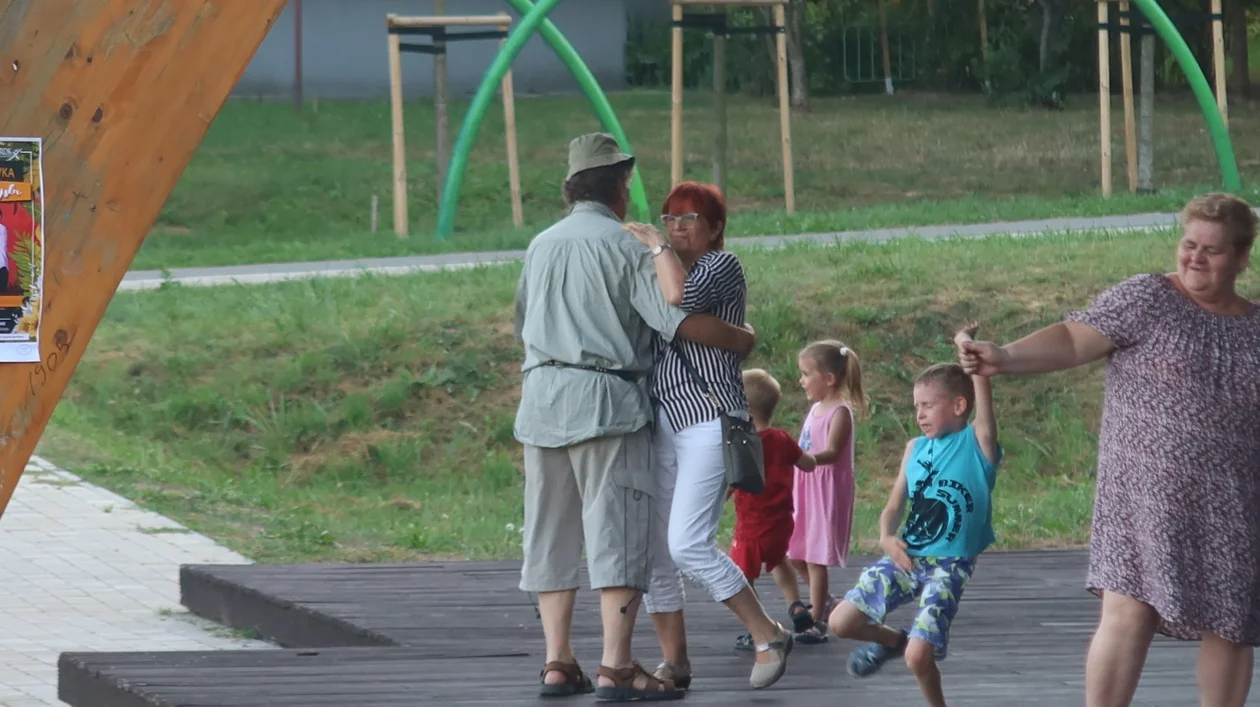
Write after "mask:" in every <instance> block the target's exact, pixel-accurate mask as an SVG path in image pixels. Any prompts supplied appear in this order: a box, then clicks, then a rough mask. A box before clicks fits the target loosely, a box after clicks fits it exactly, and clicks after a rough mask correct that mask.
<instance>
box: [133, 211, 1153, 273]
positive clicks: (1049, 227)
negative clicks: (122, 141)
mask: <svg viewBox="0 0 1260 707" xmlns="http://www.w3.org/2000/svg"><path fill="white" fill-rule="evenodd" d="M1176 223H1177V215H1176V214H1174V213H1149V214H1132V215H1128V216H1104V217H1098V218H1054V219H1041V220H1035V221H998V222H994V223H982V224H958V225H945V226H919V227H912V228H881V229H876V230H870V231H837V232H830V233H805V234H801V235H793V236H747V237H742V238H732V239H730V240H729V241H728V243H730V245H731V247H732V248H736V249H738V248H741V247H744V248H747V247H763V248H766V247H768V248H773V247H778V246H782V245H785V244H788V243H799V242H814V243H826V244H830V243H835V242H846V241H867V242H876V243H879V242H884V241H889V240H894V239H896V238H904V237H906V236H917V237H919V238H925V239H928V240H936V239H941V238H959V237H961V238H983V237H985V236H991V235H995V234H1016V235H1039V234H1044V233H1063V232H1073V231H1104V230H1106V231H1131V230H1149V229H1153V228H1165V227H1168V226H1172V225H1175V224H1176ZM524 255H525V251H523V250H507V251H500V252H497V253H448V254H445V255H417V256H407V257H399V258H368V259H362V260H327V261H322V262H313V263H272V264H264V265H237V266H230V267H214V268H176V269H174V270H171V272H170V278H169V279H170V280H171V281H173V282H179V283H181V284H184V285H226V284H231V283H234V282H236V283H241V284H257V283H264V282H276V281H280V280H297V279H304V278H311V277H354V276H356V275H362V274H364V273H372V274H376V275H405V274H408V273H414V272H424V271H434V270H459V269H464V268H470V267H476V266H478V265H494V264H501V263H508V262H515V261H517V260H520V259H521V258H522V257H523V256H524ZM166 280H167V278H166V277H165V276H164V275H163V274H162V272H161V271H160V270H135V271H132V272H129V273H127V275H126V276H124V277H123V280H122V283H121V284H120V285H119V286H118V289H119V290H145V289H152V288H156V287H158V286H160V285H161V284H162V283H163V282H165V281H166Z"/></svg>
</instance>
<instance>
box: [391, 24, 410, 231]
mask: <svg viewBox="0 0 1260 707" xmlns="http://www.w3.org/2000/svg"><path fill="white" fill-rule="evenodd" d="M401 44H402V41H401V40H400V39H399V37H398V35H396V34H393V33H390V35H389V103H390V117H391V120H392V123H393V135H394V233H395V234H397V235H398V237H399V238H406V237H407V158H406V155H407V148H406V144H405V137H404V133H405V131H404V130H403V90H402V50H401V49H400V47H399V45H401Z"/></svg>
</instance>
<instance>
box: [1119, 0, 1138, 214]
mask: <svg viewBox="0 0 1260 707" xmlns="http://www.w3.org/2000/svg"><path fill="white" fill-rule="evenodd" d="M1119 9H1120V81H1121V85H1122V86H1123V93H1124V157H1125V166H1126V167H1127V168H1128V169H1127V171H1128V177H1129V192H1130V193H1137V183H1138V168H1137V162H1138V160H1137V158H1138V156H1137V121H1136V119H1135V117H1134V106H1133V43H1132V37H1133V28H1134V27H1136V26H1137V25H1136V24H1135V23H1133V22H1131V21H1130V19H1129V15H1130V13H1131V12H1132V8H1131V7H1130V5H1129V0H1120V8H1119Z"/></svg>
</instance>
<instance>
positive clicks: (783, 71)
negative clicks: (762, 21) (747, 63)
mask: <svg viewBox="0 0 1260 707" xmlns="http://www.w3.org/2000/svg"><path fill="white" fill-rule="evenodd" d="M774 26H775V27H777V28H778V30H779V31H778V33H777V34H776V35H775V44H776V47H775V48H776V50H777V51H775V54H774V56H775V64H777V68H778V74H779V132H780V134H781V135H782V137H783V198H784V201H785V203H786V206H787V212H788V213H789V214H794V213H796V188H795V186H794V184H793V182H794V181H795V180H794V175H793V174H792V106H791V97H790V93H791V91H790V87H789V86H788V71H787V34H786V32H787V12H786V11H785V10H784V8H783V6H782V5H775V7H774Z"/></svg>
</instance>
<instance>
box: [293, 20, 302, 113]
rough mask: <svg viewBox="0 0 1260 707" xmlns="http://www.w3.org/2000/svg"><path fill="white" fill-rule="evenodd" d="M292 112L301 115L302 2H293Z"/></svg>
mask: <svg viewBox="0 0 1260 707" xmlns="http://www.w3.org/2000/svg"><path fill="white" fill-rule="evenodd" d="M293 112H294V113H295V114H297V115H302V0H293Z"/></svg>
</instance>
